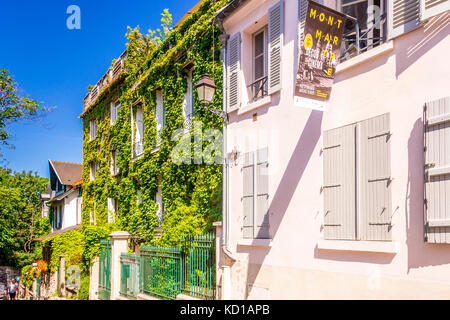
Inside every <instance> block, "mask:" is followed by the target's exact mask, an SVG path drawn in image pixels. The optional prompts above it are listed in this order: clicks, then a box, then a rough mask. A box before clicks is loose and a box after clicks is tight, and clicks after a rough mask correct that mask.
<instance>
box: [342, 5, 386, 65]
mask: <svg viewBox="0 0 450 320" xmlns="http://www.w3.org/2000/svg"><path fill="white" fill-rule="evenodd" d="M347 18H348V19H349V21H348V22H347V25H346V28H345V31H344V37H343V39H342V47H341V57H340V61H341V62H343V61H346V60H348V59H350V58H353V57H355V56H357V55H359V54H361V53H363V52H366V51H368V50H370V49H372V48H374V47H376V46H379V45H380V44H382V43H384V42H385V41H386V36H385V35H386V32H385V27H386V13H383V14H382V15H380V16H379V17H378V18H375V19H374V21H373V24H372V26H371V27H370V28H367V29H365V30H361V28H360V23H359V22H358V20H357V19H355V18H352V17H349V16H347Z"/></svg>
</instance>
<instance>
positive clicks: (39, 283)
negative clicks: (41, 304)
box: [36, 278, 41, 300]
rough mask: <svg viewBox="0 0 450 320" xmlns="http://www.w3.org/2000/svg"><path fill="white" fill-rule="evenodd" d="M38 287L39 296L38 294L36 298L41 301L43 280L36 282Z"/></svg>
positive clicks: (39, 279)
mask: <svg viewBox="0 0 450 320" xmlns="http://www.w3.org/2000/svg"><path fill="white" fill-rule="evenodd" d="M36 285H37V288H36V289H37V294H36V296H37V299H38V300H41V278H37V280H36Z"/></svg>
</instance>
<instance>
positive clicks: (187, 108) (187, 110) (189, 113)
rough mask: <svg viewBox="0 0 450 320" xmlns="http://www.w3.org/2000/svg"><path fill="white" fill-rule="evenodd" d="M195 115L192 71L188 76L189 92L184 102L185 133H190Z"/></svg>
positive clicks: (187, 91)
mask: <svg viewBox="0 0 450 320" xmlns="http://www.w3.org/2000/svg"><path fill="white" fill-rule="evenodd" d="M194 114H195V110H194V84H193V82H192V70H190V71H189V72H188V76H187V90H186V93H185V95H184V101H183V118H184V129H185V131H189V130H190V129H191V127H192V118H193V116H194Z"/></svg>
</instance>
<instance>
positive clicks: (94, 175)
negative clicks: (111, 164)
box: [90, 161, 98, 181]
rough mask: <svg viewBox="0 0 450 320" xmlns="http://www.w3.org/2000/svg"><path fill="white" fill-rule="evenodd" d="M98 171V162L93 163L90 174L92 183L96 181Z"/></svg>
mask: <svg viewBox="0 0 450 320" xmlns="http://www.w3.org/2000/svg"><path fill="white" fill-rule="evenodd" d="M97 170H98V162H96V161H95V162H92V163H91V174H90V181H94V180H95V177H96V175H97Z"/></svg>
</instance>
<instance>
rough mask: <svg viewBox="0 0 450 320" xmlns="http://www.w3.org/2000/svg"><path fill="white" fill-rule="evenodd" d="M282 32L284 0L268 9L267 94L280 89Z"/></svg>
mask: <svg viewBox="0 0 450 320" xmlns="http://www.w3.org/2000/svg"><path fill="white" fill-rule="evenodd" d="M283 32H284V1H280V2H278V3H277V4H276V5H274V6H273V7H272V8H270V9H269V59H268V60H269V74H268V77H269V94H272V93H274V92H277V91H279V90H280V89H281V87H282V86H281V84H282V78H281V55H282V48H283Z"/></svg>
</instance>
